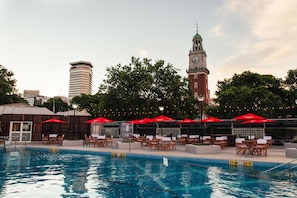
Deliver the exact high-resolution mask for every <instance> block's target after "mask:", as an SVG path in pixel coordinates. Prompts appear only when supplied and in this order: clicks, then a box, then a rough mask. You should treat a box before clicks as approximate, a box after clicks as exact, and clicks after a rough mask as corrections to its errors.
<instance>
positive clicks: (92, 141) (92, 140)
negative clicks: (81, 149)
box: [89, 136, 97, 147]
mask: <svg viewBox="0 0 297 198" xmlns="http://www.w3.org/2000/svg"><path fill="white" fill-rule="evenodd" d="M89 144H90V146H91V145H92V144H93V146H94V147H95V146H96V144H97V137H93V136H91V137H90V138H89Z"/></svg>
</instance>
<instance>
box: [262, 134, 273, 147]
mask: <svg viewBox="0 0 297 198" xmlns="http://www.w3.org/2000/svg"><path fill="white" fill-rule="evenodd" d="M263 139H265V140H267V144H268V146H269V148H271V147H272V136H264V137H263Z"/></svg>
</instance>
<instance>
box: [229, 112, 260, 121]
mask: <svg viewBox="0 0 297 198" xmlns="http://www.w3.org/2000/svg"><path fill="white" fill-rule="evenodd" d="M265 119H266V118H264V117H262V116H258V115H255V114H252V113H247V114H244V115H240V116H237V117H235V118H233V119H232V120H235V121H245V120H265Z"/></svg>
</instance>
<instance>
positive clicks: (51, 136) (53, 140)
mask: <svg viewBox="0 0 297 198" xmlns="http://www.w3.org/2000/svg"><path fill="white" fill-rule="evenodd" d="M57 138H58V134H49V143H50V144H56V143H57V141H58V139H57Z"/></svg>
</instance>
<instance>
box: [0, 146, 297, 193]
mask: <svg viewBox="0 0 297 198" xmlns="http://www.w3.org/2000/svg"><path fill="white" fill-rule="evenodd" d="M0 161H1V164H0V197H3V198H8V197H12V198H16V197H22V198H23V197H32V198H34V197H63V198H66V197H90V198H91V197H124V198H125V197H129V198H132V197H154V198H157V197H224V198H225V197H296V193H297V185H296V183H295V182H292V181H290V182H289V181H287V180H275V178H274V179H271V178H270V177H269V176H265V178H263V177H258V176H260V175H261V174H259V172H260V171H261V168H260V169H256V168H255V167H254V168H243V167H235V168H234V167H229V165H223V164H220V163H213V164H212V163H209V162H207V163H196V162H195V161H193V160H190V161H187V160H185V159H183V160H182V159H176V158H174V159H168V166H165V165H164V164H163V159H162V158H158V157H144V156H143V157H135V156H134V157H133V156H127V157H112V156H110V155H98V154H96V155H95V154H87V153H83V154H76V153H70V152H60V153H50V152H39V151H26V153H25V154H19V155H17V154H16V153H13V154H10V153H8V152H7V153H3V152H1V153H0Z"/></svg>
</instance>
